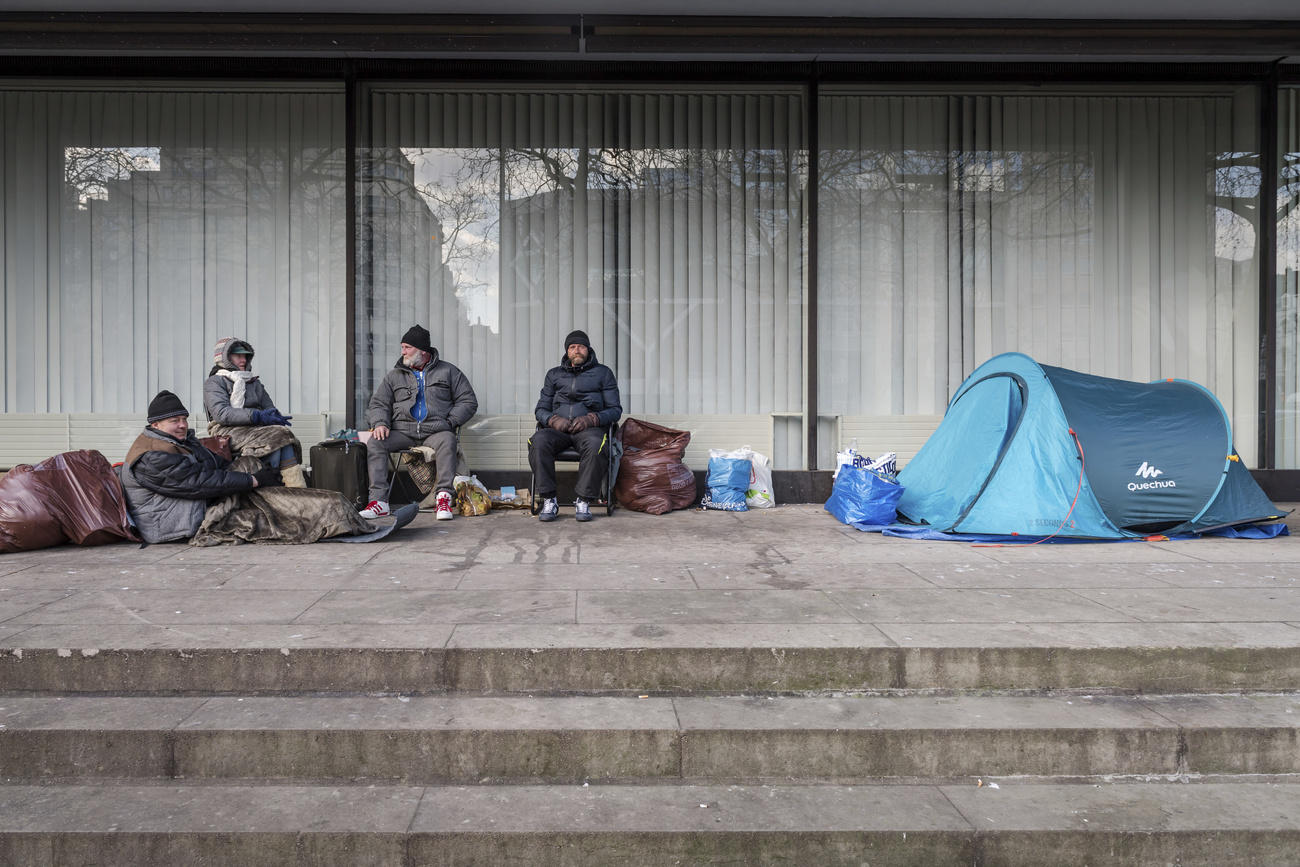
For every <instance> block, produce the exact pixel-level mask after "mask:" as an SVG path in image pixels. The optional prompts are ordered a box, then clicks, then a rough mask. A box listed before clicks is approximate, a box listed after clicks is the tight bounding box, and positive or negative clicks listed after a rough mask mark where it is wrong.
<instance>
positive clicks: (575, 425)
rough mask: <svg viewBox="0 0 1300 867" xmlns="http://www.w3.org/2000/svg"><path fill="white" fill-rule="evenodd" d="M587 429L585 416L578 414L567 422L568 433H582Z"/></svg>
mask: <svg viewBox="0 0 1300 867" xmlns="http://www.w3.org/2000/svg"><path fill="white" fill-rule="evenodd" d="M586 429H587V417H586V416H585V415H580V416H578V417H577V418H575V419H574V420H573V421H571V422H569V433H582V432H583V431H585V430H586Z"/></svg>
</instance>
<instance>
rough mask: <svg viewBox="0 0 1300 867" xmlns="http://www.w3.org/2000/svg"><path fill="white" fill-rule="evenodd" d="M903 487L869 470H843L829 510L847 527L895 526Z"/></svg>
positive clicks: (828, 502)
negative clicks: (850, 525)
mask: <svg viewBox="0 0 1300 867" xmlns="http://www.w3.org/2000/svg"><path fill="white" fill-rule="evenodd" d="M902 496H903V486H902V485H900V484H899V483H898V482H891V481H889V480H888V479H885V478H882V477H881V476H878V475H876V473H874V472H872V471H871V470H869V469H867V468H865V467H850V466H844V467H840V474H839V475H838V476H836V477H835V488H834V489H833V490H832V491H831V498H830V499H829V500H827V501H826V511H828V512H830V513H831V514H832V515H834V516H835V517H836V518H838V519H839V520H841V521H843V522H844V523H845V524H872V525H880V524H892V523H894V521H896V520H897V519H898V501H899V499H900V498H901V497H902Z"/></svg>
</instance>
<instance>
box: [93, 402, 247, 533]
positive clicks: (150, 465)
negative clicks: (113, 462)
mask: <svg viewBox="0 0 1300 867" xmlns="http://www.w3.org/2000/svg"><path fill="white" fill-rule="evenodd" d="M227 466H229V464H228V463H227V461H226V460H225V459H224V458H222V457H219V456H217V455H215V454H213V453H212V452H210V451H208V450H207V449H205V448H204V447H203V445H202V444H201V443H200V442H199V441H198V438H197V437H195V436H194V431H189V432H188V433H187V434H186V436H185V439H183V440H178V439H176V438H175V437H173V436H169V435H168V434H165V433H163V432H162V431H160V430H157V429H156V428H152V427H147V428H145V429H144V433H142V434H140V435H139V436H138V437H136V439H135V442H134V443H132V445H131V449H130V451H128V452H127V455H126V462H125V463H123V464H122V466H121V468H120V469H119V471H118V475H119V477H120V478H121V480H122V488H123V490H125V492H126V501H127V505H128V506H130V508H131V517H132V518H134V519H135V522H136V526H137V528H138V529H139V530H140V535H141V536H142V537H143V538H144V540H145V541H146V542H169V541H171V540H173V539H188V538H189V537H190V536H193V535H194V534H195V532H197V531H198V529H199V525H200V524H201V523H202V522H203V513H204V511H205V510H206V509H207V501H208V500H214V499H216V498H218V497H225V496H228V495H230V494H236V493H240V492H241V491H250V490H252V488H253V477H252V476H251V475H249V474H248V473H236V472H232V471H230V470H228V469H226V467H227Z"/></svg>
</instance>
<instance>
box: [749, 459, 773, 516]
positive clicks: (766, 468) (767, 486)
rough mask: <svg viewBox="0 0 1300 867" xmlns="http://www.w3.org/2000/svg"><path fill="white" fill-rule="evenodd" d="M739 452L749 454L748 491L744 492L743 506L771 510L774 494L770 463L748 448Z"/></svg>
mask: <svg viewBox="0 0 1300 867" xmlns="http://www.w3.org/2000/svg"><path fill="white" fill-rule="evenodd" d="M741 451H746V452H749V490H747V491H745V505H747V506H749V507H750V508H751V509H770V508H772V507H773V506H775V505H776V494H775V493H774V492H773V491H772V462H771V461H769V460H768V459H767V456H766V455H762V454H759V453H758V452H756V451H754V450H753V449H751V448H750V447H749V446H745V447H744V448H743V449H741Z"/></svg>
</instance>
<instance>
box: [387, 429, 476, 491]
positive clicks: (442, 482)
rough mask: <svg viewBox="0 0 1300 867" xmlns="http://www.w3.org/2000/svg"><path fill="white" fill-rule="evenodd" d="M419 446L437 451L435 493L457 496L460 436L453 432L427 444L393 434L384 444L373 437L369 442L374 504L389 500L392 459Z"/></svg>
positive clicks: (436, 436)
mask: <svg viewBox="0 0 1300 867" xmlns="http://www.w3.org/2000/svg"><path fill="white" fill-rule="evenodd" d="M415 446H428V447H429V448H431V449H433V454H434V459H433V460H434V463H433V489H434V490H435V491H448V492H450V493H452V494H454V493H456V486H455V484H454V483H453V482H454V479H455V478H456V435H455V434H454V433H452V432H451V431H441V432H440V433H433V434H429V435H428V436H427V437H425V438H424V439H423V440H418V439H416V438H415V437H413V436H407V435H406V434H404V433H399V432H398V431H395V430H390V431H389V432H388V436H387V437H386V438H384V439H382V440H377V439H375V438H374V437H371V438H370V439H369V441H367V442H366V466H367V467H368V468H369V470H370V494H369V496H368V498H369V499H370V500H382V499H383V498H384V497H386V496H388V455H389V454H391V453H392V452H400V451H401V450H402V449H409V448H413V447H415Z"/></svg>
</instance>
